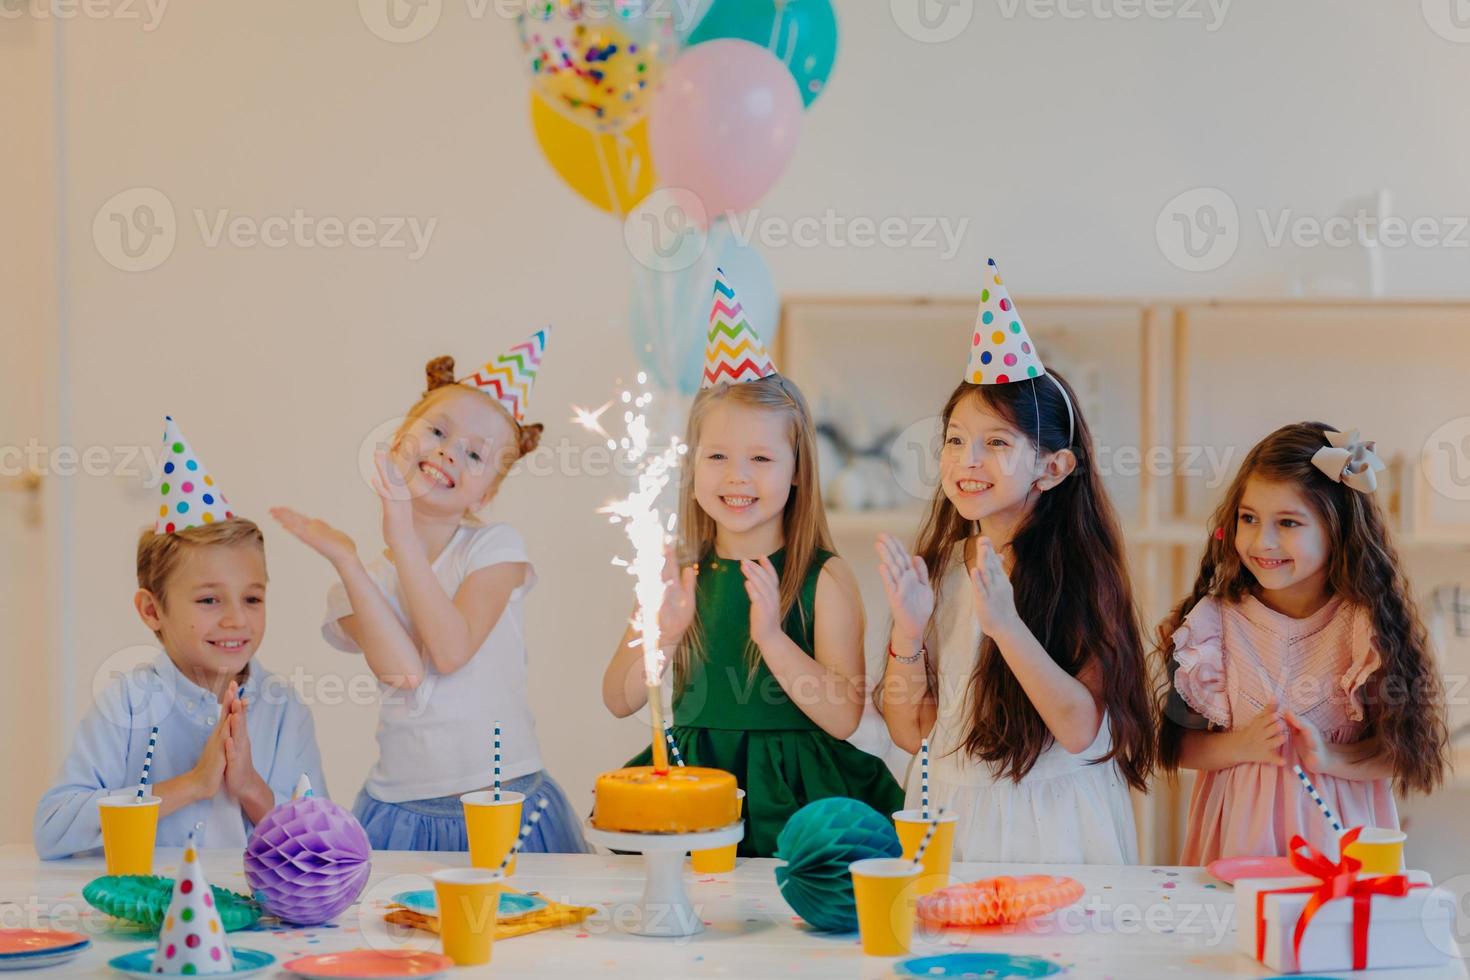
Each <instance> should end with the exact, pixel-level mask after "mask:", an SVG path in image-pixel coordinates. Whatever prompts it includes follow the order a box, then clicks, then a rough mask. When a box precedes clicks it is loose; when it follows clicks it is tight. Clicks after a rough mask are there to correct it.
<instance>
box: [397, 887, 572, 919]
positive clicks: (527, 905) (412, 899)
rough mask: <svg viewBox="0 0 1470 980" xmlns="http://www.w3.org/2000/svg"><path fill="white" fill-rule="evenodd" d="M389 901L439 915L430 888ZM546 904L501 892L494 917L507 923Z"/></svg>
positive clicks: (432, 891) (535, 898)
mask: <svg viewBox="0 0 1470 980" xmlns="http://www.w3.org/2000/svg"><path fill="white" fill-rule="evenodd" d="M389 901H393V902H397V903H398V904H399V905H406V906H408V907H409V908H411V909H413V910H414V911H415V912H422V913H424V914H425V915H438V914H439V906H438V905H437V904H436V903H435V901H434V890H433V889H432V888H423V889H420V890H418V891H412V892H399V893H398V894H397V895H394V896H393V897H392V898H391V899H389ZM546 904H547V902H546V899H544V898H542V897H541V896H539V895H522V894H520V893H518V892H501V893H500V905H499V907H498V909H497V910H496V913H495V916H496V918H498V919H499V920H500V921H502V922H507V921H509V920H511V919H519V918H520V917H521V916H523V915H529V914H531V913H532V912H539V911H541V910H542V909H544V908H546Z"/></svg>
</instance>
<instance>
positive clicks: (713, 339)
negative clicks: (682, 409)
mask: <svg viewBox="0 0 1470 980" xmlns="http://www.w3.org/2000/svg"><path fill="white" fill-rule="evenodd" d="M775 373H776V364H775V362H774V361H772V360H771V355H770V352H769V351H767V350H766V345H765V343H764V342H763V341H762V340H761V338H760V335H759V334H757V333H756V332H755V328H754V327H752V326H751V325H750V321H749V320H747V319H746V317H745V310H744V309H743V308H742V307H741V305H740V300H739V299H737V298H736V296H735V287H734V286H732V285H730V280H729V279H727V278H726V277H725V270H724V269H716V270H715V292H714V300H713V302H712V303H711V305H710V311H709V333H708V334H707V335H706V336H705V343H704V381H703V382H702V383H701V384H700V387H701V388H713V387H714V386H715V385H718V384H740V383H742V382H745V381H759V380H761V379H762V378H769V377H770V376H771V375H773V374H775Z"/></svg>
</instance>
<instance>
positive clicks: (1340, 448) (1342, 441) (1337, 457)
mask: <svg viewBox="0 0 1470 980" xmlns="http://www.w3.org/2000/svg"><path fill="white" fill-rule="evenodd" d="M1326 434H1327V441H1328V442H1329V443H1330V445H1327V446H1323V447H1322V448H1321V449H1319V450H1317V451H1316V452H1315V453H1313V454H1312V465H1313V466H1315V467H1317V469H1319V470H1321V471H1322V472H1323V473H1326V474H1327V475H1328V476H1329V477H1331V478H1332V480H1333V481H1334V482H1336V483H1346V484H1347V485H1348V486H1350V487H1352V488H1353V489H1354V490H1357V491H1358V492H1359V493H1372V492H1373V491H1374V490H1377V489H1378V477H1377V476H1375V475H1374V474H1376V473H1377V472H1378V471H1379V470H1381V469H1383V468H1384V465H1383V460H1381V459H1379V458H1378V454H1377V453H1376V452H1374V448H1375V447H1376V445H1377V444H1376V443H1373V442H1364V441H1363V440H1361V439H1359V438H1358V430H1357V429H1354V430H1353V431H1351V432H1346V433H1344V432H1336V431H1334V430H1331V429H1329V430H1328V431H1327V433H1326Z"/></svg>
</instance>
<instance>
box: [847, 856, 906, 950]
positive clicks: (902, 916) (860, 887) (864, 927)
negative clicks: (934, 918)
mask: <svg viewBox="0 0 1470 980" xmlns="http://www.w3.org/2000/svg"><path fill="white" fill-rule="evenodd" d="M848 870H849V871H850V872H852V892H853V897H854V898H855V899H856V900H857V916H858V933H859V935H860V936H861V937H862V941H863V952H864V953H866V954H867V955H868V956H903V955H904V954H906V953H907V952H908V951H909V943H910V942H912V941H913V938H914V914H915V906H916V905H917V903H918V888H917V885H918V877H919V875H918V871H917V870H916V869H915V868H914V865H913V862H912V861H905V860H903V859H902V858H865V859H864V860H862V861H854V862H852V864H850V865H848Z"/></svg>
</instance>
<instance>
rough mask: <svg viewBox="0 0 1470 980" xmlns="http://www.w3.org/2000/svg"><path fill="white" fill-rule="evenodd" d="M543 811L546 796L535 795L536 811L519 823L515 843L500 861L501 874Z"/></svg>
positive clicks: (544, 809) (518, 850)
mask: <svg viewBox="0 0 1470 980" xmlns="http://www.w3.org/2000/svg"><path fill="white" fill-rule="evenodd" d="M545 812H546V797H544V796H540V797H537V798H536V811H535V812H534V813H532V814H531V821H530V823H524V824H521V832H520V833H519V834H518V835H517V836H516V842H515V844H514V845H513V846H512V847H511V849H510V853H509V854H507V855H506V856H505V860H504V861H501V862H500V873H501V874H505V869H506V868H508V867H510V862H511V860H512V859H513V858H515V856H516V855H517V854H519V853H520V850H521V847H522V845H524V844H525V843H526V838H527V837H530V836H531V828H532V827H534V826H536V823H537V821H539V820H540V819H541V814H543V813H545Z"/></svg>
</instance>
